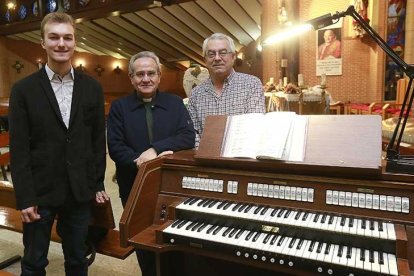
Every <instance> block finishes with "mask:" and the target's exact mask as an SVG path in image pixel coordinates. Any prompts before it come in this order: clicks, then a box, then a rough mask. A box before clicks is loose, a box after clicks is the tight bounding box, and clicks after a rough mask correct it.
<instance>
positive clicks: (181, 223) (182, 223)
mask: <svg viewBox="0 0 414 276" xmlns="http://www.w3.org/2000/svg"><path fill="white" fill-rule="evenodd" d="M187 222H188V221H186V220H183V221H181V222H180V223H179V224H178V225H177V228H178V229H180V228H181V227H183V226H184V224H186V223H187Z"/></svg>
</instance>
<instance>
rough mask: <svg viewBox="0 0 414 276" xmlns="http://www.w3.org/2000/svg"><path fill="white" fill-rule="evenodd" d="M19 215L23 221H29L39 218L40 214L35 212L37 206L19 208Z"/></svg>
mask: <svg viewBox="0 0 414 276" xmlns="http://www.w3.org/2000/svg"><path fill="white" fill-rule="evenodd" d="M20 215H21V218H22V221H23V222H24V223H30V222H34V221H36V220H38V219H40V215H39V214H38V213H37V206H32V207H29V208H26V209H23V210H21V214H20Z"/></svg>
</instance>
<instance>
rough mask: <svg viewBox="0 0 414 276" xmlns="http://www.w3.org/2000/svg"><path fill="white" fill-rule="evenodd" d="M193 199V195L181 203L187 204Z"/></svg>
mask: <svg viewBox="0 0 414 276" xmlns="http://www.w3.org/2000/svg"><path fill="white" fill-rule="evenodd" d="M193 199H194V197H189V198H187V199H186V200H184V202H183V204H184V205H187V204H188V203H189V202H190V201H192V200H193Z"/></svg>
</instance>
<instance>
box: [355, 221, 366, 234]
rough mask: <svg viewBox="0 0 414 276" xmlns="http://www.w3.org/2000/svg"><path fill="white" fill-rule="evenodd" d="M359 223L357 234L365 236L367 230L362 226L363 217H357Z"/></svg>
mask: <svg viewBox="0 0 414 276" xmlns="http://www.w3.org/2000/svg"><path fill="white" fill-rule="evenodd" d="M355 220H356V221H357V223H358V225H357V235H359V236H364V234H365V230H364V229H363V228H362V219H355Z"/></svg>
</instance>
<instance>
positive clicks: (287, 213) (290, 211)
mask: <svg viewBox="0 0 414 276" xmlns="http://www.w3.org/2000/svg"><path fill="white" fill-rule="evenodd" d="M290 213H292V210H287V212H286V213H285V215H284V216H283V217H284V218H287V217H288V216H289V215H290Z"/></svg>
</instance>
